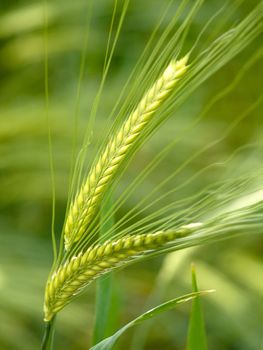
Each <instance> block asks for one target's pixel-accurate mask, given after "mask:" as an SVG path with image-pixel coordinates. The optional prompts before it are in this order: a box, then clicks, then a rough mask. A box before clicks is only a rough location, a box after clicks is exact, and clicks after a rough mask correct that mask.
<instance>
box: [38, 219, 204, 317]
mask: <svg viewBox="0 0 263 350" xmlns="http://www.w3.org/2000/svg"><path fill="white" fill-rule="evenodd" d="M200 225H202V224H201V223H196V224H195V225H192V226H191V225H187V226H182V227H181V228H180V229H178V230H176V231H172V230H170V231H158V232H155V233H150V234H141V235H133V236H126V237H123V238H120V239H119V240H116V241H107V242H105V243H103V244H98V245H96V246H95V247H90V248H89V249H88V250H87V251H86V252H84V253H79V255H78V256H77V257H73V258H71V260H69V261H68V262H66V263H65V264H64V265H62V266H61V267H60V268H59V269H58V270H57V271H56V272H55V273H54V274H53V276H52V277H51V278H50V280H49V281H48V283H47V286H46V292H45V304H44V314H45V318H44V320H45V321H46V322H48V321H50V320H51V319H52V318H53V317H54V315H55V314H56V313H57V312H58V311H60V310H61V309H63V308H64V307H65V306H66V305H67V304H68V303H69V302H70V301H71V299H72V298H73V297H74V296H75V295H77V294H78V293H80V292H81V291H82V290H83V288H85V287H86V286H87V285H88V284H89V283H90V282H92V281H93V280H94V279H96V278H98V277H99V276H101V275H102V274H104V273H107V272H109V271H111V270H112V269H114V268H116V267H118V266H121V265H123V264H125V263H127V262H129V261H131V260H133V259H135V258H137V257H139V256H140V255H143V254H145V253H146V252H149V251H154V250H156V249H159V248H161V247H163V246H164V245H165V244H166V243H168V242H172V241H174V240H175V239H176V238H180V237H184V236H186V235H189V234H191V233H192V232H194V230H195V229H196V227H199V226H200Z"/></svg>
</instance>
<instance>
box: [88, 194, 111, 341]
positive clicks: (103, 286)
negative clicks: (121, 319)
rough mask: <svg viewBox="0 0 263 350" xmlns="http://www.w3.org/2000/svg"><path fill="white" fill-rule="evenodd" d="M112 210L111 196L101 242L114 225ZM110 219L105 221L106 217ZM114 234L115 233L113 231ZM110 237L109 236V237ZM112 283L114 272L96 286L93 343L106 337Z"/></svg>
mask: <svg viewBox="0 0 263 350" xmlns="http://www.w3.org/2000/svg"><path fill="white" fill-rule="evenodd" d="M111 210H112V200H111V198H109V199H108V200H107V201H105V203H103V206H102V210H101V229H100V237H101V242H103V241H104V240H103V235H104V233H107V232H109V231H110V230H111V229H112V227H113V225H114V217H113V216H110V217H109V214H110V212H111ZM107 217H108V220H107V221H106V222H104V218H107ZM112 235H113V233H112ZM107 238H108V237H107ZM112 285H113V276H112V273H110V274H109V275H107V276H106V278H105V277H103V278H100V279H99V280H98V281H97V286H96V287H97V288H96V310H95V325H94V330H93V344H97V343H99V342H100V341H101V340H103V339H104V338H105V337H106V335H107V334H106V333H107V329H108V322H109V314H110V309H111V304H112Z"/></svg>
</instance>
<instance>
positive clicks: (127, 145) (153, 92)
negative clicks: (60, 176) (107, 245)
mask: <svg viewBox="0 0 263 350" xmlns="http://www.w3.org/2000/svg"><path fill="white" fill-rule="evenodd" d="M187 61H188V55H187V56H185V57H183V58H182V59H180V60H178V61H177V60H174V59H173V60H172V61H171V62H170V63H169V65H168V66H167V68H166V69H165V70H164V72H163V73H162V75H161V76H160V77H159V79H157V81H156V82H155V83H154V84H153V85H152V87H151V88H150V89H149V90H148V91H147V92H146V93H145V94H144V96H143V98H142V99H141V101H140V102H139V104H138V106H137V107H136V108H135V109H134V110H133V112H132V113H131V114H130V115H129V117H128V118H127V119H126V120H125V121H124V122H123V124H122V125H121V126H120V128H119V130H118V131H117V132H116V134H114V135H112V136H111V138H110V139H109V141H108V143H107V145H106V147H105V149H104V150H103V151H102V153H101V154H100V156H99V157H98V160H97V162H96V163H95V164H94V165H93V166H92V168H91V170H90V172H89V175H88V177H87V178H86V180H85V181H84V183H83V184H82V186H81V188H80V190H79V192H78V194H77V196H76V197H75V199H74V201H73V202H72V203H71V206H70V209H69V212H68V216H67V219H66V223H65V230H64V240H65V248H66V250H68V249H70V247H71V246H72V244H73V243H74V242H77V241H78V240H79V239H80V238H81V237H82V236H83V235H84V234H85V231H86V230H87V227H88V226H89V224H90V223H91V222H92V219H93V218H94V216H95V214H96V212H97V209H98V207H99V206H100V204H101V201H102V198H103V195H104V194H105V192H106V190H107V187H108V186H109V185H110V183H111V182H112V181H113V179H114V176H115V175H116V174H117V172H118V168H119V167H120V165H121V164H122V162H123V161H124V159H125V158H126V156H127V154H128V153H129V151H130V149H131V148H132V146H134V145H135V144H136V143H137V142H138V141H139V140H140V137H141V135H142V132H143V130H144V129H145V128H146V127H147V125H148V124H149V122H150V121H151V119H152V116H153V114H154V113H155V112H156V111H157V109H158V108H159V107H160V105H161V104H162V103H163V102H164V101H165V100H166V99H167V97H168V96H169V94H170V92H171V91H172V90H173V88H174V86H175V85H176V83H177V81H178V80H179V79H180V78H181V77H182V76H183V74H184V73H185V71H186V70H187V65H186V64H187Z"/></svg>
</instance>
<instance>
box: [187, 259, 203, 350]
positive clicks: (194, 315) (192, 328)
mask: <svg viewBox="0 0 263 350" xmlns="http://www.w3.org/2000/svg"><path fill="white" fill-rule="evenodd" d="M192 288H193V292H194V293H198V286H197V281H196V272H195V266H194V265H192ZM207 349H208V348H207V341H206V332H205V323H204V317H203V312H202V306H201V301H200V298H199V296H198V295H197V296H196V298H195V299H194V301H193V303H192V311H191V317H190V324H189V328H188V337H187V350H207Z"/></svg>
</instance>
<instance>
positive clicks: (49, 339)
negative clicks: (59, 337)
mask: <svg viewBox="0 0 263 350" xmlns="http://www.w3.org/2000/svg"><path fill="white" fill-rule="evenodd" d="M54 325H55V318H52V320H51V321H49V322H45V331H44V336H43V340H42V345H41V350H52V349H53V339H54V332H55V328H54Z"/></svg>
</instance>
